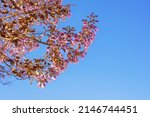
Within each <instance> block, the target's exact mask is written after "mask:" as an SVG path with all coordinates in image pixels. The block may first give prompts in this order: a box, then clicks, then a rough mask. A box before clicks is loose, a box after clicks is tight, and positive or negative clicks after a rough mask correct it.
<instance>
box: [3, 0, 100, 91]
mask: <svg viewBox="0 0 150 117" xmlns="http://www.w3.org/2000/svg"><path fill="white" fill-rule="evenodd" d="M70 6H71V5H63V4H62V0H0V76H1V77H3V78H5V77H6V76H7V75H12V76H15V77H17V78H18V79H30V81H31V82H33V81H34V80H36V81H37V82H38V86H39V87H41V88H43V87H44V86H45V85H46V83H48V82H49V81H51V80H55V79H56V78H57V76H58V75H59V74H60V73H61V72H63V71H64V70H65V69H66V68H67V66H68V64H69V63H77V62H79V60H80V58H83V57H84V56H85V55H86V53H87V50H88V48H89V46H90V44H91V43H92V42H93V40H94V38H95V35H96V32H97V30H98V29H97V27H96V22H98V21H97V20H96V18H97V16H96V15H94V14H93V13H92V14H91V15H90V16H88V18H87V19H84V20H83V26H82V30H81V31H80V32H78V33H76V32H77V31H75V28H74V27H71V26H67V27H64V28H62V29H58V28H57V25H58V23H59V22H60V21H64V20H66V18H69V17H70V14H71V10H70ZM39 29H40V30H39ZM41 45H44V46H45V48H46V50H45V54H44V56H43V58H34V59H29V58H28V57H27V54H28V53H30V52H32V51H38V49H39V48H40V46H41Z"/></svg>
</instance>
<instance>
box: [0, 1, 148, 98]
mask: <svg viewBox="0 0 150 117" xmlns="http://www.w3.org/2000/svg"><path fill="white" fill-rule="evenodd" d="M64 3H72V4H76V6H74V7H72V17H71V19H69V20H68V21H67V22H66V23H65V24H67V25H71V26H75V27H76V28H77V29H78V30H80V27H81V19H82V18H85V17H86V16H87V15H88V14H90V13H91V12H95V14H97V15H98V16H99V20H100V22H99V24H98V27H99V28H100V31H99V32H98V33H97V36H96V39H95V41H94V42H93V44H92V45H91V46H90V48H89V51H88V54H87V56H86V57H85V59H84V60H81V61H80V62H79V63H78V64H70V65H69V67H68V69H67V70H66V71H65V72H64V73H62V74H61V75H60V76H59V77H58V79H57V80H56V81H53V82H51V83H49V84H47V87H46V88H44V89H39V88H38V87H37V86H36V84H32V85H30V84H29V81H28V80H26V81H14V82H12V83H11V84H9V85H5V86H3V85H0V99H47V100H48V99H62V100H64V99H65V100H66V99H85V100H86V99H98V100H99V99H113V100H114V99H136V100H137V99H150V0H64ZM33 56H37V55H33Z"/></svg>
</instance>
